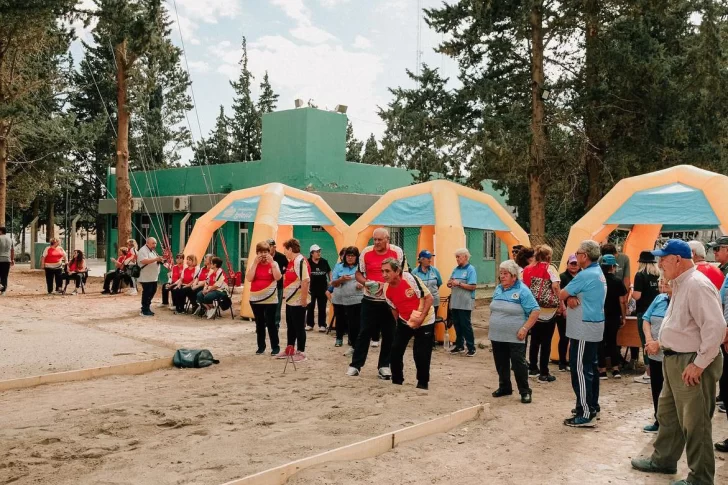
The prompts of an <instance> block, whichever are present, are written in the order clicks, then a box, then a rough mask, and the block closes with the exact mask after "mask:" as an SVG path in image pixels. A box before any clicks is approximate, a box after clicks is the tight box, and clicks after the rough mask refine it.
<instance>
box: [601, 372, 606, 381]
mask: <svg viewBox="0 0 728 485" xmlns="http://www.w3.org/2000/svg"><path fill="white" fill-rule="evenodd" d="M599 380H600V381H606V380H607V373H606V372H600V373H599Z"/></svg>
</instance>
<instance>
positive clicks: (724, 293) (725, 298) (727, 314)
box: [720, 275, 728, 323]
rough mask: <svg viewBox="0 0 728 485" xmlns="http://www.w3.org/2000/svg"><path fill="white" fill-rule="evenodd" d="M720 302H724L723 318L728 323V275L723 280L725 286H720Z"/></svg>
mask: <svg viewBox="0 0 728 485" xmlns="http://www.w3.org/2000/svg"><path fill="white" fill-rule="evenodd" d="M720 302H721V303H722V304H723V318H725V323H728V275H726V277H725V279H724V280H723V286H721V287H720Z"/></svg>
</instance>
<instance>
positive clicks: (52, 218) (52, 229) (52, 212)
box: [46, 196, 56, 242]
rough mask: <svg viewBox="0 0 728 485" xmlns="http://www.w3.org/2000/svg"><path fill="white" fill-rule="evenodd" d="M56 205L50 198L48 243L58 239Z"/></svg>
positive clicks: (47, 229) (47, 228) (47, 230)
mask: <svg viewBox="0 0 728 485" xmlns="http://www.w3.org/2000/svg"><path fill="white" fill-rule="evenodd" d="M55 206H56V204H55V203H54V200H53V197H52V196H51V197H48V223H47V224H46V242H51V239H53V238H54V237H56V207H55Z"/></svg>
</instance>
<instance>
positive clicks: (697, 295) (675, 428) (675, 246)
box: [632, 239, 726, 485]
mask: <svg viewBox="0 0 728 485" xmlns="http://www.w3.org/2000/svg"><path fill="white" fill-rule="evenodd" d="M652 254H654V255H655V256H657V257H659V258H660V262H659V266H660V269H661V270H662V273H663V275H664V277H665V278H666V279H667V280H668V281H670V285H671V286H672V298H671V300H670V306H668V308H667V313H666V314H665V318H664V320H663V321H662V326H661V327H660V334H659V336H658V340H657V343H658V345H659V347H658V350H659V349H662V351H663V354H664V356H665V357H664V360H663V363H662V365H663V371H664V377H665V382H664V384H663V386H662V394H661V395H660V399H659V401H658V405H657V421H658V422H659V423H660V430H659V431H658V434H657V439H656V440H655V444H654V448H655V449H654V452H653V453H652V456H651V457H649V458H633V459H632V466H633V467H634V468H636V469H637V470H640V471H644V472H653V473H666V474H674V473H676V472H677V462H678V460H679V459H680V457H681V456H682V453H683V450H685V452H686V454H687V461H688V467H689V468H690V473H689V474H688V477H687V479H685V480H680V481H677V482H674V483H675V484H680V485H687V484H694V485H697V484H701V485H702V484H706V485H707V484H712V483H714V478H715V455H714V453H713V437H712V423H711V419H712V417H713V412H714V411H715V386H716V383H717V382H718V379H719V378H720V375H721V372H722V370H723V357H722V356H721V354H720V346H721V344H722V343H724V340H725V339H726V322H725V320H724V318H723V311H722V309H721V304H720V298H719V296H718V290H717V289H716V288H715V285H714V284H713V283H711V281H710V280H709V279H708V278H707V277H706V276H705V275H704V274H702V273H701V272H699V271H697V270H696V269H695V265H694V264H693V260H692V257H693V253H692V250H691V249H690V246H689V245H688V243H686V242H685V241H680V240H677V239H670V240H669V241H667V243H666V244H665V245H664V246H663V247H662V249H659V250H657V251H653V252H652Z"/></svg>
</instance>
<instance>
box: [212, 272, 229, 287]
mask: <svg viewBox="0 0 728 485" xmlns="http://www.w3.org/2000/svg"><path fill="white" fill-rule="evenodd" d="M218 271H220V270H219V269H216V270H215V271H214V272H209V273H208V274H207V284H208V285H210V286H212V285H214V284H215V281H217V273H218ZM221 274H222V280H223V281H224V282H225V283H227V275H226V274H225V271H223V272H222V273H221Z"/></svg>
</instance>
